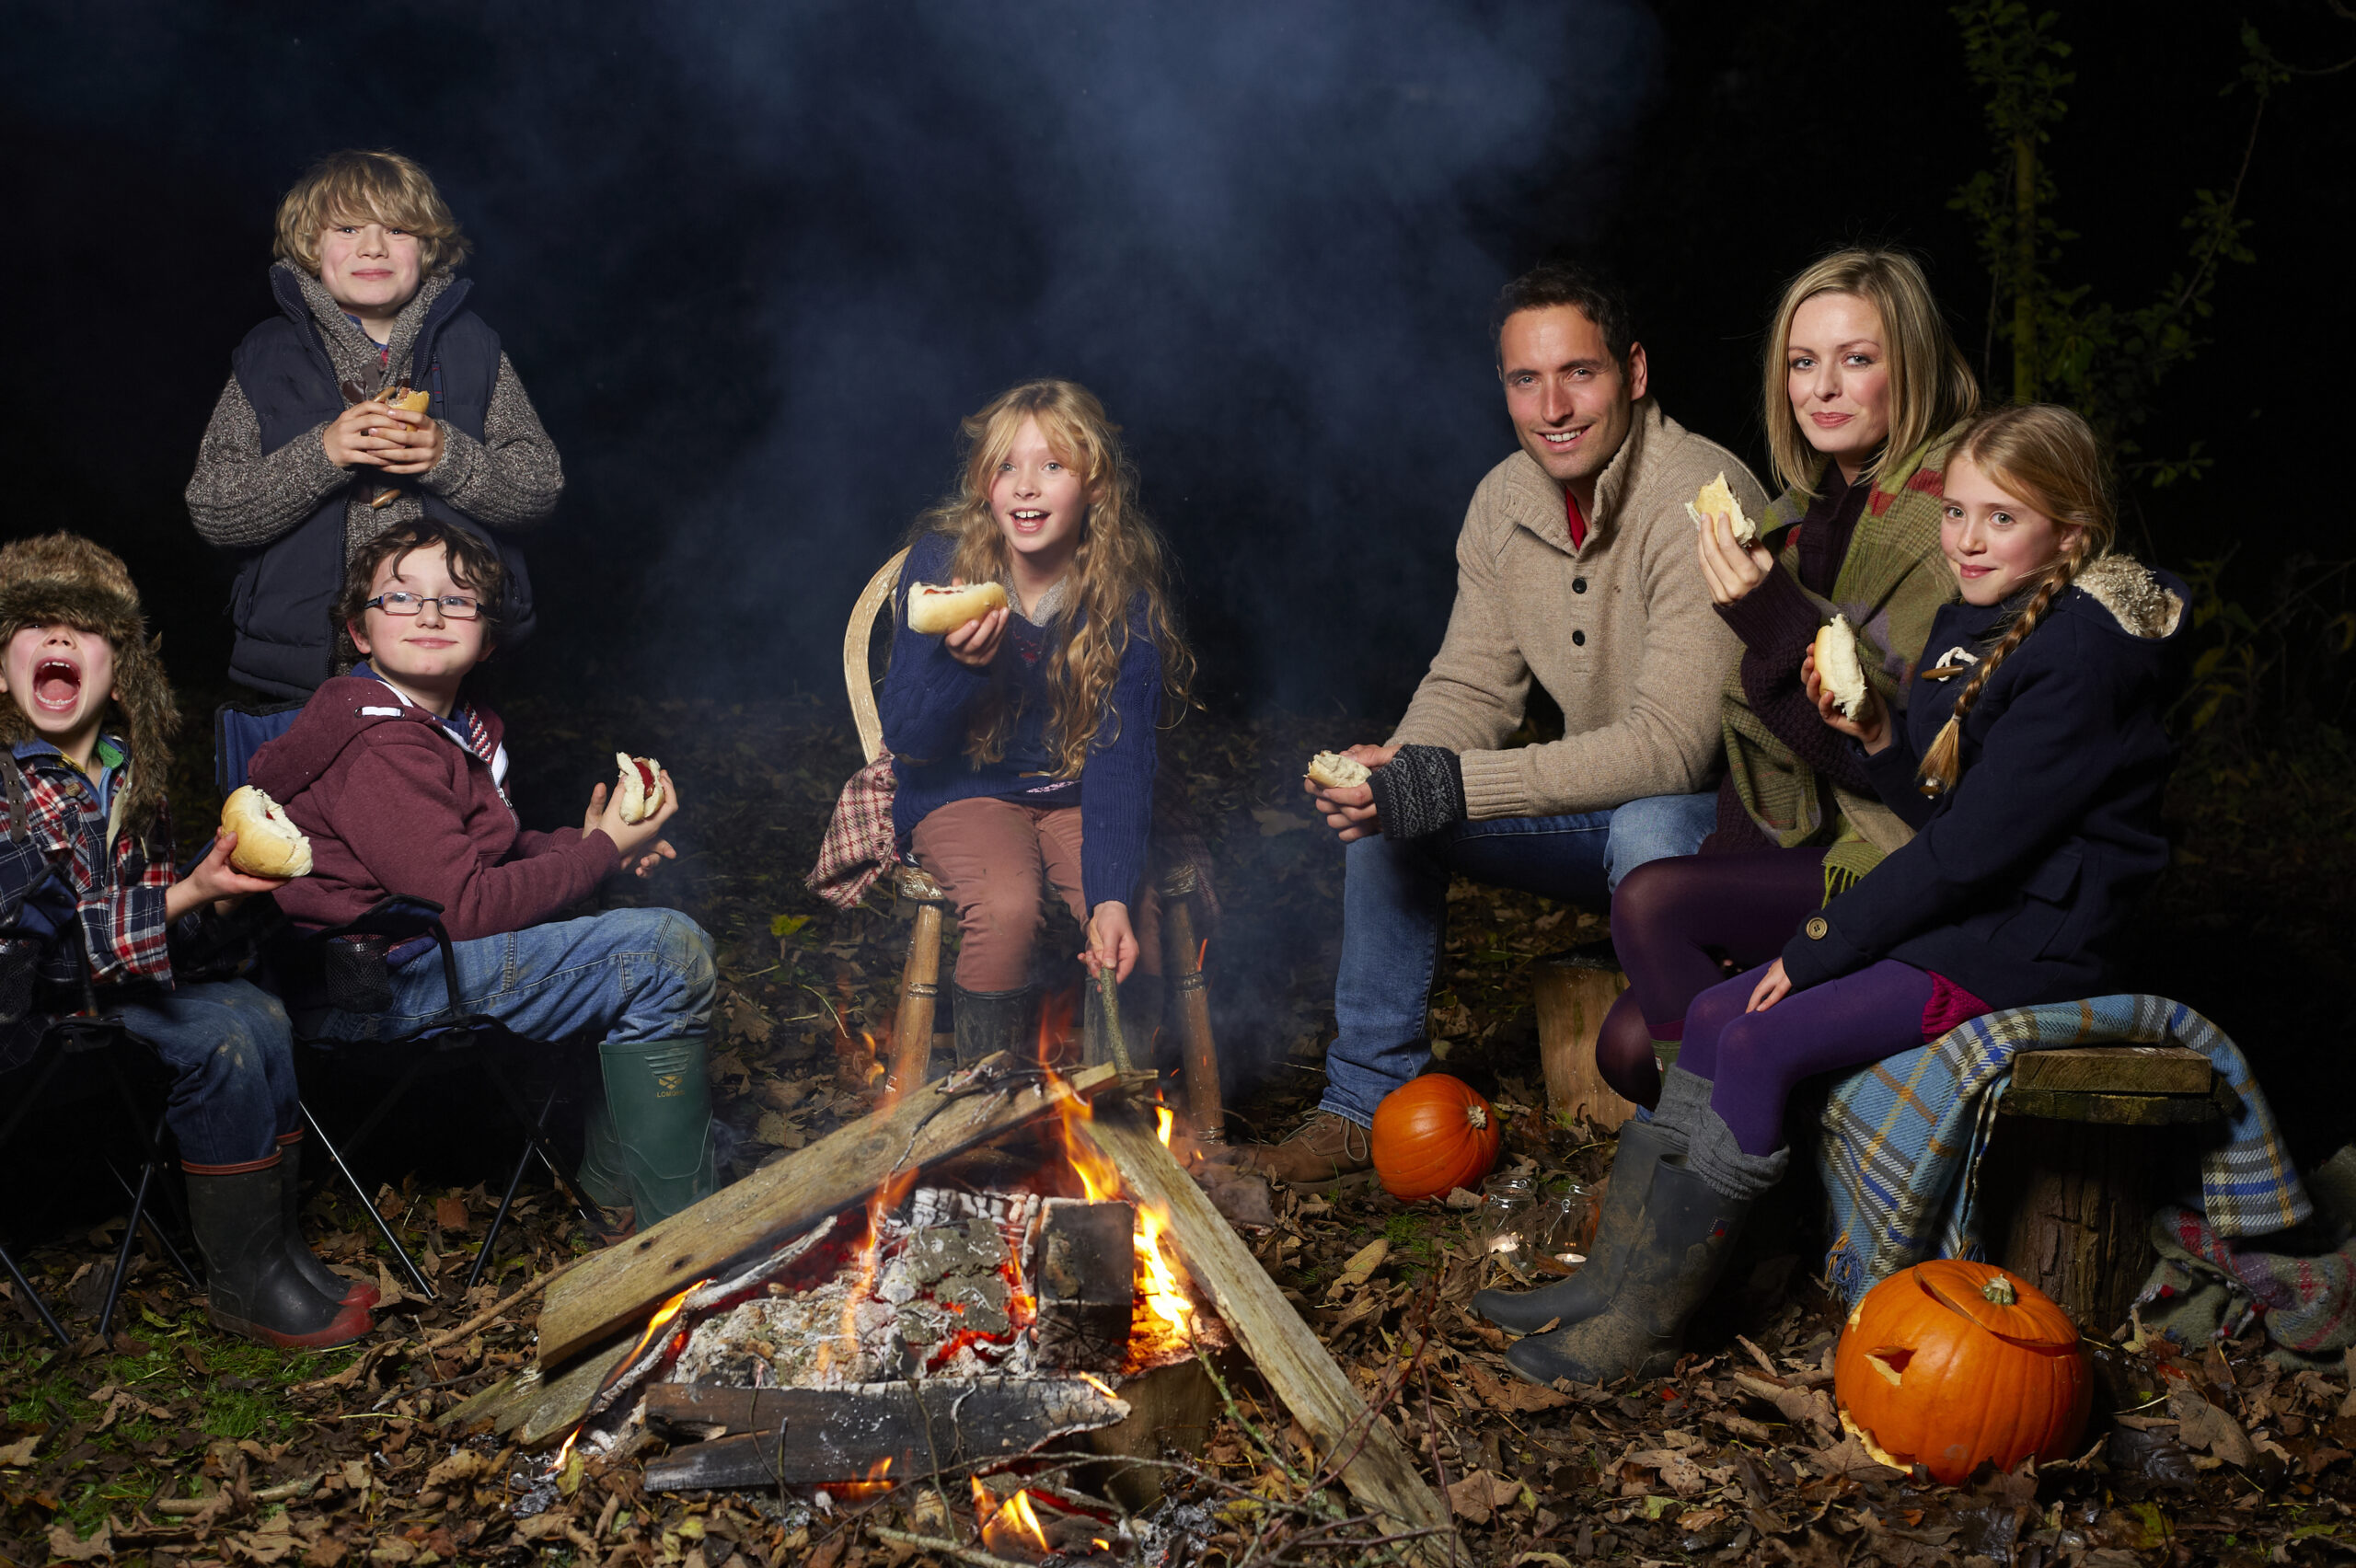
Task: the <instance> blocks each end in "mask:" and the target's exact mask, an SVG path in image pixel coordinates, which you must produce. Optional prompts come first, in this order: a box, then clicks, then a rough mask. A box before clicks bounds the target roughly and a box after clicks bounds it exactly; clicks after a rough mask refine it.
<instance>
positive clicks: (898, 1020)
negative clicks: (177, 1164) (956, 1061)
mask: <svg viewBox="0 0 2356 1568" xmlns="http://www.w3.org/2000/svg"><path fill="white" fill-rule="evenodd" d="M924 880H925V883H926V885H927V886H928V887H930V885H931V882H932V879H931V878H930V877H927V878H925V879H924ZM933 891H934V892H935V893H938V891H939V890H938V889H934V890H933ZM940 1003H941V904H940V903H939V902H938V901H937V900H936V899H932V898H919V899H918V903H917V917H916V923H915V925H914V926H913V928H911V929H910V930H909V933H908V961H907V964H906V965H905V966H903V967H902V969H901V971H900V1007H899V1010H898V1011H897V1012H896V1013H895V1014H894V1015H893V1019H892V1073H891V1077H890V1078H888V1079H886V1080H885V1081H886V1082H887V1083H888V1084H889V1086H890V1087H891V1089H892V1090H893V1091H894V1092H895V1093H905V1092H907V1090H910V1089H912V1088H914V1087H915V1086H916V1085H918V1084H920V1083H922V1082H924V1081H925V1079H926V1078H928V1077H930V1074H931V1071H932V1015H933V1010H934V1009H935V1008H937V1007H938V1006H939V1005H940ZM953 1043H954V1042H953Z"/></svg>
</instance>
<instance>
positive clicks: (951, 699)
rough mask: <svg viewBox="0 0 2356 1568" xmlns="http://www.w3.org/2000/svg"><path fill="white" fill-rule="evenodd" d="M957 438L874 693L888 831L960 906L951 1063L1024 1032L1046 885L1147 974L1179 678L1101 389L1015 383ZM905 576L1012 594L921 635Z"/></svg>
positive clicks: (1141, 1005) (920, 528) (1103, 942)
mask: <svg viewBox="0 0 2356 1568" xmlns="http://www.w3.org/2000/svg"><path fill="white" fill-rule="evenodd" d="M964 441H965V462H964V470H963V472H962V474H961V476H960V480H959V484H958V488H957V491H956V493H955V494H953V495H952V496H949V497H948V498H947V499H945V500H943V501H942V502H941V503H940V504H938V505H937V506H935V507H934V508H933V509H932V510H931V511H930V512H928V513H926V514H925V515H924V516H923V517H922V518H921V519H920V520H919V521H918V525H917V531H916V538H915V540H914V542H913V543H912V545H911V546H910V548H909V552H908V559H907V565H906V566H905V567H903V568H902V570H901V572H900V586H899V590H898V602H897V604H896V605H895V610H896V612H897V613H896V617H895V618H896V624H897V630H896V632H895V636H894V640H893V645H892V665H891V671H890V674H888V675H887V676H886V677H885V679H884V683H883V695H882V698H881V701H880V703H879V707H880V709H881V711H882V716H883V740H884V744H885V745H886V746H887V747H889V748H890V750H891V753H892V756H893V774H894V779H895V790H894V793H893V819H894V825H895V828H896V830H897V833H898V836H899V839H900V843H901V845H902V847H904V848H905V849H907V850H909V851H912V852H913V853H914V854H915V856H916V858H917V860H918V863H919V864H921V865H922V866H923V867H924V868H925V870H928V871H930V873H931V874H932V876H933V877H934V879H935V880H936V881H938V882H940V883H941V886H942V887H943V888H944V889H945V890H946V891H947V893H948V894H949V895H950V898H951V900H952V901H953V904H954V905H955V906H956V909H957V916H958V924H959V928H960V930H961V933H962V938H963V940H962V941H961V944H960V946H959V949H958V953H957V970H956V991H955V1001H954V1013H955V1020H956V1038H957V1055H958V1059H959V1060H960V1061H961V1062H966V1061H972V1060H975V1059H976V1058H978V1057H979V1056H981V1055H987V1054H988V1053H989V1052H991V1051H994V1050H1002V1049H1006V1048H1009V1047H1011V1046H1016V1045H1027V1044H1029V1043H1031V1041H1030V1030H1031V1023H1030V1016H1031V1000H1032V997H1031V992H1030V989H1029V986H1028V979H1029V974H1030V968H1031V950H1032V946H1033V943H1034V940H1035V939H1036V938H1037V935H1038V931H1039V925H1040V894H1041V889H1042V884H1043V882H1044V883H1045V885H1046V886H1050V887H1052V888H1053V889H1054V890H1055V892H1056V894H1057V896H1058V897H1060V898H1061V899H1063V900H1064V902H1065V903H1066V904H1067V905H1068V906H1069V907H1070V909H1071V911H1072V913H1073V915H1074V916H1076V917H1079V918H1080V920H1081V921H1082V922H1083V923H1084V924H1085V925H1086V927H1087V932H1088V950H1087V951H1086V952H1085V953H1084V954H1082V955H1081V956H1082V957H1083V958H1084V959H1085V960H1086V962H1087V963H1088V966H1089V969H1090V971H1091V973H1095V972H1097V971H1099V970H1103V969H1110V970H1112V971H1113V972H1114V974H1115V976H1116V977H1117V978H1118V979H1120V980H1123V981H1128V980H1129V979H1130V978H1131V975H1132V973H1133V972H1141V974H1143V975H1144V976H1147V977H1158V976H1159V974H1160V972H1161V964H1160V962H1159V956H1158V952H1157V950H1156V945H1155V942H1154V932H1155V919H1154V912H1153V909H1152V906H1151V902H1150V898H1149V894H1148V891H1147V888H1146V883H1145V873H1146V847H1147V835H1148V829H1149V825H1150V822H1151V818H1152V806H1153V778H1154V768H1155V744H1154V732H1155V729H1156V727H1157V726H1158V725H1159V724H1160V722H1161V711H1162V704H1163V701H1164V699H1165V698H1168V699H1169V700H1171V701H1172V702H1173V703H1178V704H1183V703H1184V700H1185V694H1186V687H1187V683H1188V682H1189V680H1190V679H1191V678H1192V676H1193V673H1194V658H1193V656H1192V654H1190V653H1189V652H1188V651H1187V649H1186V644H1185V641H1184V639H1183V638H1182V637H1181V636H1180V635H1179V631H1178V628H1177V625H1176V623H1175V621H1174V619H1173V617H1172V611H1171V606H1170V590H1169V585H1168V582H1167V581H1166V575H1165V570H1164V565H1163V559H1162V547H1161V540H1160V539H1159V537H1158V536H1156V534H1155V532H1154V530H1153V526H1152V525H1151V524H1150V523H1149V522H1148V521H1147V519H1146V517H1145V515H1144V513H1142V512H1141V511H1140V510H1139V508H1138V500H1137V477H1136V474H1135V473H1134V471H1133V470H1132V469H1131V468H1130V467H1129V464H1128V461H1127V459H1126V457H1125V456H1124V455H1122V451H1121V445H1120V432H1119V427H1118V426H1116V425H1114V423H1113V421H1111V420H1110V419H1108V418H1107V417H1106V416H1105V413H1104V407H1103V404H1102V403H1100V402H1098V401H1097V400H1096V398H1095V395H1094V394H1092V393H1091V392H1090V391H1089V390H1088V389H1087V388H1086V387H1083V386H1077V385H1075V384H1074V383H1072V382H1068V381H1053V380H1046V381H1032V382H1026V383H1024V384H1023V385H1022V386H1016V387H1013V388H1011V389H1010V390H1009V391H1007V392H1004V393H1002V394H1000V395H999V397H998V398H995V399H993V400H992V401H991V403H990V405H989V406H988V407H987V408H986V409H982V410H981V412H979V413H977V414H976V415H974V416H973V417H972V418H971V419H968V420H966V421H964ZM916 582H933V583H942V582H976V583H978V582H997V583H999V584H1001V585H1003V586H1004V588H1005V589H1006V594H1007V604H1006V606H1005V607H1004V608H1002V609H998V610H993V611H991V612H990V613H989V614H987V615H986V616H983V617H980V618H979V619H976V620H970V621H967V622H966V623H965V624H964V625H963V626H961V627H959V628H956V629H955V630H953V631H951V632H949V633H947V634H945V635H943V636H939V637H928V636H924V635H922V634H920V633H918V632H916V631H914V630H912V629H910V628H909V627H908V624H907V592H908V588H909V585H910V584H912V583H916ZM1155 988H1156V987H1154V986H1138V987H1134V988H1133V990H1134V991H1135V992H1136V993H1137V994H1134V995H1133V996H1132V997H1131V1003H1132V1005H1131V1006H1128V1007H1125V1008H1124V1009H1123V1022H1124V1025H1125V1026H1126V1028H1127V1029H1128V1030H1129V1031H1130V1032H1147V1037H1148V1038H1149V1026H1150V1018H1151V1015H1152V1013H1153V1012H1155V1011H1156V1010H1158V1009H1157V1004H1158V1001H1159V997H1158V996H1157V995H1148V994H1144V993H1146V992H1149V991H1152V990H1154V989H1155Z"/></svg>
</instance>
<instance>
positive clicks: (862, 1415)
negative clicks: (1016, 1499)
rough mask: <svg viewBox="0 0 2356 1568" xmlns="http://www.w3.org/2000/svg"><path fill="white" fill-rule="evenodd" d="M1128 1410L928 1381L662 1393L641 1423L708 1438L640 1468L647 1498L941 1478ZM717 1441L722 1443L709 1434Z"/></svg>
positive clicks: (1054, 1394) (1071, 1390) (999, 1381)
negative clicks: (704, 1490) (913, 1477)
mask: <svg viewBox="0 0 2356 1568" xmlns="http://www.w3.org/2000/svg"><path fill="white" fill-rule="evenodd" d="M1128 1413H1129V1407H1128V1405H1127V1404H1126V1402H1125V1401H1121V1400H1119V1399H1115V1398H1114V1397H1113V1396H1112V1395H1111V1394H1108V1393H1105V1392H1104V1391H1103V1389H1102V1388H1101V1387H1100V1386H1099V1385H1097V1384H1094V1383H1088V1382H1082V1381H1080V1380H1078V1379H1076V1378H936V1379H934V1380H932V1381H930V1382H906V1383H855V1384H852V1385H849V1387H846V1388H839V1389H722V1388H712V1387H708V1386H706V1385H703V1384H699V1383H658V1384H656V1385H655V1386H654V1387H653V1388H652V1389H648V1390H647V1395H646V1417H647V1420H648V1421H649V1422H651V1423H653V1424H655V1425H657V1426H658V1427H664V1428H667V1429H669V1430H671V1431H673V1432H676V1433H685V1434H693V1435H705V1436H707V1437H708V1439H709V1440H707V1441H704V1442H700V1443H695V1444H691V1445H689V1446H687V1447H682V1448H678V1449H675V1450H674V1451H673V1452H672V1453H670V1454H669V1455H668V1456H666V1457H665V1458H660V1459H657V1460H655V1461H653V1463H652V1464H649V1465H648V1466H647V1467H646V1490H647V1491H649V1492H681V1491H687V1490H690V1489H694V1488H700V1487H722V1486H775V1485H779V1484H780V1483H792V1484H801V1485H823V1484H825V1483H827V1482H848V1481H858V1480H862V1479H874V1480H889V1479H893V1478H895V1477H901V1476H909V1475H939V1474H941V1473H943V1472H947V1471H953V1470H957V1469H959V1468H961V1467H967V1466H972V1465H976V1464H981V1463H986V1462H989V1461H994V1460H999V1459H1008V1458H1015V1457H1016V1456H1018V1455H1022V1454H1027V1453H1029V1452H1031V1451H1032V1450H1034V1449H1035V1448H1037V1447H1040V1446H1042V1445H1043V1444H1045V1443H1048V1442H1051V1441H1053V1440H1054V1439H1056V1438H1057V1437H1062V1436H1067V1435H1070V1434H1072V1433H1077V1432H1087V1431H1091V1430H1092V1429H1094V1428H1096V1427H1100V1426H1110V1425H1112V1424H1114V1423H1115V1422H1117V1421H1120V1420H1121V1419H1122V1418H1123V1417H1125V1416H1126V1415H1127V1414H1128ZM712 1434H724V1435H716V1436H715V1435H712Z"/></svg>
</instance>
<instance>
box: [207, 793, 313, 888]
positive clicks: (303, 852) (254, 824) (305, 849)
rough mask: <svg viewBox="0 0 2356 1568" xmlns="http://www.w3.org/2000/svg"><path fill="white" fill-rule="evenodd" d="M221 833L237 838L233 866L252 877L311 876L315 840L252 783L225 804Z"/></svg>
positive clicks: (274, 879) (222, 808)
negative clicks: (287, 818) (289, 819)
mask: <svg viewBox="0 0 2356 1568" xmlns="http://www.w3.org/2000/svg"><path fill="white" fill-rule="evenodd" d="M221 831H222V832H223V833H234V834H236V835H237V847H236V848H234V849H232V850H230V851H229V864H230V865H231V866H233V867H235V868H236V869H237V870H240V871H243V872H245V873H246V875H248V876H249V877H269V878H271V880H273V881H278V882H283V881H285V880H287V879H288V878H291V877H307V876H309V875H310V874H311V841H310V840H309V839H307V838H306V837H304V836H303V830H302V829H301V828H298V827H296V826H295V824H293V823H291V822H289V821H287V820H286V813H285V812H284V811H283V810H282V809H281V808H280V806H279V804H278V802H277V801H273V800H271V798H270V797H269V796H268V795H265V794H263V793H262V792H261V791H260V790H257V789H255V788H254V787H253V786H252V785H250V784H247V785H243V786H240V787H239V788H238V789H237V790H235V791H233V792H232V793H231V794H230V796H229V798H228V799H227V800H225V801H222V802H221Z"/></svg>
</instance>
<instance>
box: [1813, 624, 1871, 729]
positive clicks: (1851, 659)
mask: <svg viewBox="0 0 2356 1568" xmlns="http://www.w3.org/2000/svg"><path fill="white" fill-rule="evenodd" d="M1816 678H1817V679H1818V680H1819V681H1821V682H1823V683H1824V689H1825V690H1827V691H1829V692H1831V694H1832V699H1833V701H1835V702H1837V703H1838V704H1840V707H1841V714H1842V717H1843V718H1845V719H1854V718H1855V717H1856V716H1857V709H1860V708H1863V707H1864V706H1865V666H1864V665H1863V664H1860V663H1857V628H1854V627H1853V626H1851V625H1850V624H1849V617H1846V616H1834V617H1832V618H1831V620H1829V621H1827V622H1826V623H1825V624H1824V628H1823V629H1822V630H1820V631H1819V632H1818V633H1817V634H1816Z"/></svg>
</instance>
